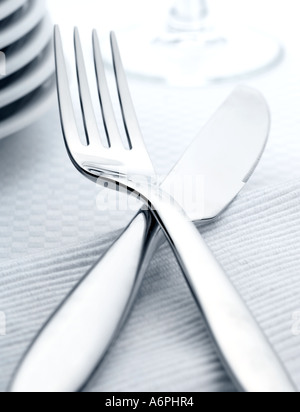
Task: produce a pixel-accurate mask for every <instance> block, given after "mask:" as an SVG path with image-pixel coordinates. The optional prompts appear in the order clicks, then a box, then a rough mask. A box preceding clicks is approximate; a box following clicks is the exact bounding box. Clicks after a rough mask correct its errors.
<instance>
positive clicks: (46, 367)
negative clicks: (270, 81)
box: [10, 87, 292, 392]
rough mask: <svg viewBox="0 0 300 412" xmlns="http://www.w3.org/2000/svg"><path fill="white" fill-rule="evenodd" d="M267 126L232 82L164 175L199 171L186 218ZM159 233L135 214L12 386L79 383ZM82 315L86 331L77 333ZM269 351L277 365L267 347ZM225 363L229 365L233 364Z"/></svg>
mask: <svg viewBox="0 0 300 412" xmlns="http://www.w3.org/2000/svg"><path fill="white" fill-rule="evenodd" d="M269 126H270V116H269V111H268V107H267V104H266V102H265V101H264V99H263V98H262V96H261V95H260V94H259V93H258V92H256V91H255V90H252V89H249V88H246V87H239V88H237V89H236V90H235V91H234V92H233V93H232V95H231V96H230V97H229V99H228V100H227V101H226V102H225V103H224V104H223V105H222V107H221V108H220V109H219V110H218V111H217V112H216V114H215V115H214V116H213V118H212V119H211V121H210V122H209V123H208V124H207V125H206V127H205V128H204V129H203V130H202V131H201V132H200V134H199V135H198V137H197V138H196V139H195V141H194V142H193V143H192V144H191V145H190V147H189V148H188V150H187V151H186V152H185V154H184V155H183V157H182V158H181V160H180V161H179V162H178V163H177V165H176V166H175V167H174V169H173V171H172V172H171V173H170V175H169V176H168V177H167V179H166V180H165V181H164V182H163V184H162V187H163V189H164V190H166V189H167V188H168V187H170V186H172V185H179V184H181V183H180V182H182V180H180V179H178V176H181V175H182V174H187V175H188V174H190V175H196V174H198V175H201V176H203V177H204V184H205V187H204V204H203V207H202V208H200V209H201V213H199V211H197V210H195V209H194V208H190V209H189V207H186V205H185V206H184V208H185V210H186V212H187V213H188V215H189V216H190V218H191V219H193V220H196V221H199V220H202V221H207V220H208V221H209V220H211V219H213V218H214V217H215V216H217V215H218V214H220V213H221V212H222V211H223V210H224V209H225V208H226V207H227V206H228V205H229V204H230V203H231V202H232V200H233V199H234V198H235V197H236V195H237V194H238V193H239V191H240V190H241V189H242V188H243V187H244V185H245V182H246V181H247V180H248V179H249V177H250V176H251V174H252V172H253V171H254V169H255V166H256V165H257V163H258V161H259V159H260V157H261V155H262V153H263V150H264V147H265V144H266V139H267V136H268V133H269ZM179 192H180V191H179ZM176 200H177V201H178V202H179V203H180V199H176ZM161 233H162V232H160V230H159V227H158V225H157V223H156V221H155V219H154V218H153V215H152V214H151V213H150V212H148V211H143V212H140V213H139V214H138V215H137V216H136V218H135V219H134V220H133V221H132V222H131V223H130V225H129V226H128V228H127V229H126V230H125V232H124V233H123V234H122V235H121V237H120V238H119V239H118V240H117V241H116V242H115V243H114V245H113V246H112V247H111V248H110V249H109V250H108V251H107V253H106V254H105V255H104V256H103V257H102V258H101V259H100V261H99V262H98V263H97V264H96V265H95V266H94V268H93V269H92V270H91V271H90V272H89V273H88V274H87V275H86V276H85V278H84V279H83V280H82V281H81V282H80V284H79V285H78V286H77V287H76V289H75V290H74V291H73V292H72V293H71V294H70V295H69V296H68V297H67V299H66V300H65V301H64V302H63V304H62V305H61V306H60V308H58V310H57V311H56V312H55V313H54V315H53V316H52V317H51V319H50V320H49V321H48V322H47V324H46V325H45V326H44V328H43V329H42V331H41V332H40V333H39V335H38V336H37V338H36V339H35V341H34V342H33V344H32V346H31V347H30V348H29V350H28V352H27V354H26V355H25V357H24V359H23V361H22V362H21V365H20V367H19V368H18V370H17V373H16V375H15V379H14V380H13V383H12V385H11V388H10V389H11V391H15V392H17V391H19V392H20V391H66V392H69V391H78V390H79V389H80V388H82V387H83V386H84V384H85V382H86V381H87V380H88V378H89V377H90V376H91V374H92V372H93V370H94V369H95V368H96V367H97V365H98V364H99V362H100V361H101V360H102V359H103V358H104V356H105V353H106V351H107V349H108V347H109V346H110V344H111V342H112V340H113V338H114V337H116V336H117V334H118V332H119V330H120V328H121V326H122V325H123V324H124V321H125V320H126V318H127V315H128V313H129V311H130V308H131V307H132V303H133V302H134V298H135V296H136V293H137V291H138V289H139V286H140V284H141V280H142V277H143V274H144V273H145V270H146V269H147V267H148V265H149V262H150V260H151V257H152V256H153V253H154V252H155V250H156V248H157V246H158V244H159V243H160V241H161V239H162V236H161ZM240 305H242V306H243V303H240ZM242 309H243V307H242ZM87 323H88V326H89V327H88V330H89V333H87V334H84V336H82V333H81V330H87V328H86V324H87ZM80 325H84V326H85V327H84V328H82V329H81V328H80ZM255 331H256V329H255V325H254V332H255ZM259 336H260V335H259ZM258 346H259V345H258ZM270 353H271V357H270V359H272V360H274V362H275V366H277V367H278V368H279V369H280V367H281V365H280V362H279V361H278V363H277V359H276V356H275V355H274V354H273V352H272V350H271V349H270ZM225 361H226V360H225ZM247 362H249V361H248V360H247V359H246V363H247ZM228 369H229V371H232V365H229V368H228ZM243 372H244V371H243ZM270 372H273V370H272V368H271V371H270ZM277 372H278V371H277ZM281 372H282V376H283V382H284V385H283V386H289V385H288V384H287V385H285V383H286V382H287V381H288V380H289V379H288V378H287V377H286V375H285V371H284V369H283V368H282V371H281V370H279V375H280V373H281ZM237 375H238V374H237ZM270 379H272V376H270ZM234 380H235V382H236V383H237V385H238V387H239V388H240V389H243V390H247V389H248V388H252V387H254V386H255V384H256V383H255V382H253V376H252V381H251V382H249V386H248V388H247V387H245V385H244V382H243V383H241V382H240V380H239V376H234ZM253 385H254V386H253ZM246 386H247V385H246ZM290 387H292V384H291V385H290Z"/></svg>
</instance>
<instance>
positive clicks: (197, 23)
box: [168, 0, 208, 31]
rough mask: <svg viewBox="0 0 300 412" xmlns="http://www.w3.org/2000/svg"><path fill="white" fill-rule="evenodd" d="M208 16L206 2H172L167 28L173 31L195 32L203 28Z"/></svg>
mask: <svg viewBox="0 0 300 412" xmlns="http://www.w3.org/2000/svg"><path fill="white" fill-rule="evenodd" d="M207 14H208V9H207V3H206V0H174V3H173V6H172V7H171V9H170V12H169V19H168V26H169V28H170V29H171V30H175V31H195V30H199V29H201V28H202V27H203V24H204V20H205V19H206V17H207Z"/></svg>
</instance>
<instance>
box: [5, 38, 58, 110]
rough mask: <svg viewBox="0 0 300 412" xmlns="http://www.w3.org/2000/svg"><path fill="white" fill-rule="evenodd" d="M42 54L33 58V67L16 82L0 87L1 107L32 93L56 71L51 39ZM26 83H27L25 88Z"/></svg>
mask: <svg viewBox="0 0 300 412" xmlns="http://www.w3.org/2000/svg"><path fill="white" fill-rule="evenodd" d="M41 54H42V55H39V56H37V57H36V59H35V60H36V61H34V60H33V61H32V62H31V63H32V64H34V68H33V69H31V70H29V69H28V71H27V72H26V73H25V74H24V73H22V74H21V75H20V77H18V79H17V80H16V81H15V82H13V83H12V84H10V85H9V86H7V87H4V88H3V89H0V109H2V108H4V107H5V106H8V105H10V104H12V103H13V102H15V101H17V100H19V99H21V98H23V97H25V96H26V95H27V94H30V93H31V92H33V91H34V90H35V89H37V88H38V87H40V86H41V85H42V84H43V83H44V82H45V81H47V79H49V78H50V77H51V75H52V74H53V73H54V62H53V46H52V43H51V41H49V43H48V44H47V45H46V47H45V48H44V49H43V51H42V52H41ZM31 63H29V64H31ZM21 70H22V69H21ZM25 70H26V69H25ZM24 83H26V87H25V88H24ZM12 95H13V96H12ZM3 96H4V97H3ZM9 96H11V97H9Z"/></svg>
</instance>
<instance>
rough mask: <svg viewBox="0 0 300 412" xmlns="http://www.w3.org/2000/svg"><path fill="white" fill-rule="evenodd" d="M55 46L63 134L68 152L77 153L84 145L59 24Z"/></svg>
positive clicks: (55, 34)
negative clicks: (72, 96)
mask: <svg viewBox="0 0 300 412" xmlns="http://www.w3.org/2000/svg"><path fill="white" fill-rule="evenodd" d="M54 48H55V64H56V79H57V95H58V103H59V112H60V118H61V124H62V129H63V135H64V139H65V143H66V146H67V149H68V152H69V153H75V152H76V151H78V150H82V146H83V145H82V144H81V141H80V136H79V132H78V128H77V126H76V117H75V113H74V109H73V103H72V98H71V92H70V88H69V79H68V75H67V69H66V62H65V58H64V52H63V46H62V40H61V35H60V30H59V27H58V26H55V28H54Z"/></svg>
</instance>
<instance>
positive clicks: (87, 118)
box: [74, 27, 101, 147]
mask: <svg viewBox="0 0 300 412" xmlns="http://www.w3.org/2000/svg"><path fill="white" fill-rule="evenodd" d="M74 47H75V57H76V70H77V78H78V90H79V95H80V104H81V110H82V114H83V123H84V128H85V132H86V136H87V143H88V144H89V145H94V144H95V145H97V146H96V147H99V145H100V144H101V137H100V133H99V129H98V126H97V121H96V116H95V112H94V108H93V102H92V98H91V93H90V88H89V83H88V78H87V73H86V67H85V63H84V57H83V52H82V46H81V41H80V37H79V31H78V28H77V27H75V29H74Z"/></svg>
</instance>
